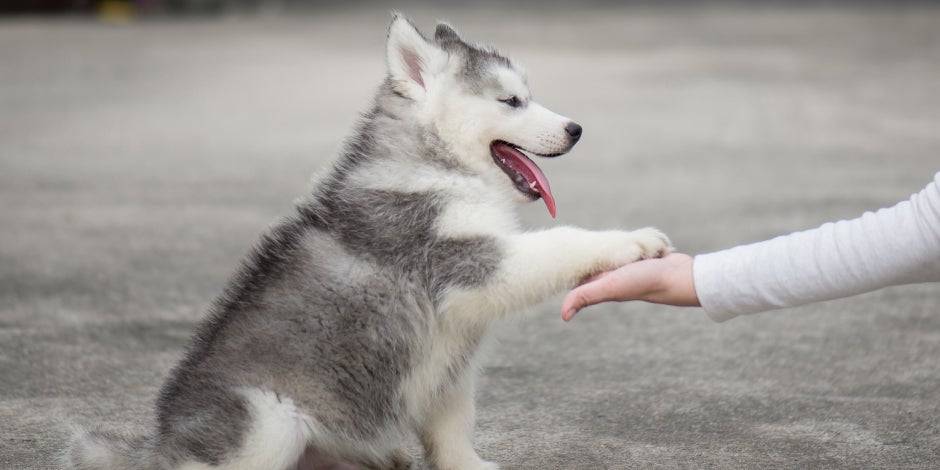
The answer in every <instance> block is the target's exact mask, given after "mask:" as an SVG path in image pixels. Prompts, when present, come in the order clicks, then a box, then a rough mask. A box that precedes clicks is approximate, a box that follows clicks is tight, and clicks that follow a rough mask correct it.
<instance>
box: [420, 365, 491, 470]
mask: <svg viewBox="0 0 940 470" xmlns="http://www.w3.org/2000/svg"><path fill="white" fill-rule="evenodd" d="M474 374H475V372H474V370H473V368H468V369H467V370H465V371H464V372H463V377H462V378H461V379H460V380H459V381H458V382H457V383H456V384H454V386H453V387H452V388H450V389H449V390H448V391H447V393H445V394H444V396H443V397H442V398H441V399H440V401H439V402H438V403H436V406H435V407H434V409H433V410H431V413H430V414H429V415H428V417H427V419H426V421H425V423H424V426H423V428H422V429H421V430H420V432H419V435H420V437H421V444H422V445H423V446H424V451H425V455H426V457H427V460H428V463H429V464H430V465H431V468H433V469H435V470H496V469H498V468H499V466H498V465H496V464H495V463H492V462H487V461H484V460H483V459H481V458H480V456H479V455H477V453H476V451H475V450H474V449H473V443H472V440H471V438H472V436H473V425H474V421H475V409H474V405H473V393H474V378H475V377H474Z"/></svg>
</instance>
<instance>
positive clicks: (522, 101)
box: [387, 14, 581, 217]
mask: <svg viewBox="0 0 940 470" xmlns="http://www.w3.org/2000/svg"><path fill="white" fill-rule="evenodd" d="M387 62H388V72H389V78H390V80H391V83H392V86H393V88H394V89H395V91H396V92H397V93H399V94H401V95H402V96H404V97H406V98H408V99H409V100H411V101H412V102H413V106H414V108H415V113H416V114H417V116H418V119H419V121H421V122H422V124H424V125H426V126H428V127H429V128H430V129H433V130H434V132H435V133H436V134H437V136H438V137H439V138H440V139H441V140H442V141H443V142H444V143H445V144H446V145H447V146H448V148H449V150H450V151H451V153H453V154H454V155H455V156H456V157H457V158H459V159H460V160H461V162H462V163H463V164H464V165H465V166H466V167H468V168H470V169H472V170H474V171H477V172H479V173H480V174H483V175H486V176H489V177H491V178H492V180H493V181H494V182H497V184H504V185H507V186H511V187H514V188H515V189H516V192H517V193H518V194H519V196H520V199H522V200H527V201H531V200H535V199H538V198H542V199H543V200H544V201H545V205H546V207H548V211H549V213H551V215H552V216H553V217H554V216H555V201H554V198H553V197H552V193H551V188H550V187H549V184H548V179H547V178H546V177H545V175H544V174H543V173H542V171H541V170H540V169H539V167H538V166H537V165H536V164H535V163H534V162H533V161H532V159H531V158H530V157H529V156H527V155H526V153H529V154H534V155H537V156H540V157H556V156H559V155H562V154H564V153H567V152H568V151H569V150H571V148H572V147H573V146H574V144H575V143H577V142H578V140H579V139H580V138H581V126H579V125H578V124H576V123H575V122H573V121H572V120H571V119H568V118H566V117H564V116H561V115H559V114H556V113H554V112H552V111H551V110H549V109H548V108H545V107H544V106H542V105H540V104H539V103H537V102H535V100H534V99H533V98H532V94H531V93H530V92H529V87H528V84H527V82H526V75H525V72H524V71H523V70H522V69H521V68H520V67H519V66H518V65H516V64H514V63H513V62H512V61H511V60H509V59H508V58H506V57H504V56H502V55H500V54H499V53H498V52H496V51H495V50H493V49H492V48H489V47H484V46H479V45H476V44H471V43H468V42H466V41H464V40H463V39H462V38H461V37H460V36H459V35H458V34H457V32H456V31H455V30H454V29H453V28H452V27H451V26H449V25H447V24H445V23H441V24H438V25H437V28H436V30H435V33H434V39H433V40H428V39H426V38H425V37H424V36H423V35H422V34H421V33H420V32H419V31H418V30H417V29H416V28H415V27H414V25H412V24H411V22H409V21H408V20H407V19H406V18H404V17H403V16H401V15H398V14H396V15H395V16H394V18H393V20H392V24H391V26H389V34H388V44H387Z"/></svg>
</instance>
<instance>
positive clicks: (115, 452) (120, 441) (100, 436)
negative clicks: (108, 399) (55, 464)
mask: <svg viewBox="0 0 940 470" xmlns="http://www.w3.org/2000/svg"><path fill="white" fill-rule="evenodd" d="M155 457H156V455H154V439H152V438H151V436H145V435H129V434H122V433H118V432H111V431H100V430H87V429H76V430H74V431H73V433H72V439H71V442H69V445H68V447H67V448H66V449H65V452H64V453H63V455H62V460H63V462H62V464H63V467H64V468H66V469H68V470H158V469H160V468H161V467H160V464H159V463H158V459H156V458H155Z"/></svg>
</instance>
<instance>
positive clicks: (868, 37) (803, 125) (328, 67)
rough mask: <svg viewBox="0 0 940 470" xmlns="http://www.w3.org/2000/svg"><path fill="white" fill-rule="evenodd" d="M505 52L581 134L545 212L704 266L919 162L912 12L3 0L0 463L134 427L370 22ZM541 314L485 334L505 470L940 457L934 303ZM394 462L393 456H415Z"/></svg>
mask: <svg viewBox="0 0 940 470" xmlns="http://www.w3.org/2000/svg"><path fill="white" fill-rule="evenodd" d="M392 8H396V9H400V10H402V11H404V12H405V13H407V14H409V15H410V16H412V17H413V18H414V19H415V22H416V24H417V25H418V26H419V27H421V28H422V29H424V30H425V31H430V30H432V28H433V27H434V24H435V20H437V19H446V20H448V21H450V22H452V23H453V24H454V25H456V27H457V28H458V29H459V30H460V31H461V32H462V34H464V35H465V36H466V37H468V38H470V39H473V40H476V41H481V42H488V43H492V44H494V45H496V46H497V47H499V48H500V49H501V50H502V51H503V52H505V53H507V54H508V55H510V56H512V57H513V58H514V59H516V60H517V61H519V62H520V63H522V64H523V65H524V66H525V67H526V68H527V70H528V72H529V82H530V85H531V86H532V90H533V92H534V94H535V96H536V97H537V98H538V99H539V100H540V101H541V102H543V103H545V104H546V105H548V106H549V107H550V108H553V109H555V110H557V111H559V112H561V113H563V114H565V115H568V116H570V117H572V118H574V119H576V120H577V121H578V122H580V123H581V124H583V125H584V128H585V136H584V138H583V139H582V141H581V143H580V144H579V145H578V147H576V149H575V150H574V151H573V152H572V153H571V154H569V155H567V156H565V157H563V158H560V159H555V160H551V161H548V162H545V163H544V164H543V165H542V168H543V169H544V170H545V172H546V174H547V175H548V176H549V178H550V179H551V181H552V187H553V189H554V192H555V195H556V198H557V199H558V210H559V219H558V220H557V221H552V220H551V219H549V218H548V217H547V215H546V214H545V210H544V207H542V206H541V205H540V204H532V205H529V206H525V207H523V208H521V209H520V210H521V214H522V217H523V220H524V222H525V224H526V225H527V226H529V227H546V226H551V225H554V224H573V225H580V226H584V227H589V228H599V229H600V228H636V227H641V226H647V225H654V226H657V227H659V228H661V229H663V230H664V231H665V232H666V233H668V234H670V235H671V236H672V239H673V241H674V242H675V243H676V245H677V246H678V247H679V248H680V249H682V250H683V251H686V252H689V253H702V252H707V251H712V250H718V249H722V248H727V247H731V246H734V245H735V244H740V243H745V242H751V241H757V240H761V239H765V238H768V237H772V236H775V235H779V234H783V233H788V232H790V231H794V230H799V229H805V228H810V227H814V226H817V225H819V224H821V223H823V222H826V221H831V220H835V219H839V218H851V217H855V216H858V215H859V214H861V213H862V212H863V211H865V210H871V209H876V208H879V207H884V206H889V205H893V204H894V203H896V202H897V201H900V200H902V199H904V198H907V197H908V196H909V195H910V194H911V193H914V192H916V191H919V190H920V189H921V188H923V186H924V185H926V184H927V183H928V182H929V181H930V180H931V178H932V176H933V174H934V173H935V172H936V171H938V170H940V93H938V92H937V91H938V88H937V86H938V83H940V82H938V79H940V7H938V6H937V5H936V4H932V3H924V2H883V3H881V2H824V3H823V2H810V1H803V2H794V3H789V2H774V3H768V2H740V3H720V2H718V3H715V2H691V1H689V2H636V3H633V2H628V3H622V2H590V3H574V2H547V3H546V2H535V1H532V2H528V3H526V2H523V3H511V4H510V3H503V2H495V1H494V2H488V3H487V2H481V3H477V2H458V1H451V2H442V3H414V2H405V3H398V4H394V5H393V4H388V5H386V4H376V3H366V4H359V3H357V2H322V3H308V2H301V1H299V0H294V1H286V0H285V1H278V2H271V1H262V0H245V1H223V0H139V1H118V0H105V1H92V0H0V12H2V16H0V468H9V469H33V468H36V469H39V468H42V469H45V468H56V467H55V461H54V457H55V453H56V452H57V451H58V449H60V448H61V446H62V443H63V441H64V439H65V437H66V435H67V431H68V427H69V426H70V425H72V424H90V423H100V424H101V425H103V426H105V427H107V428H126V429H136V428H139V427H142V426H144V425H145V424H146V423H148V422H149V420H151V419H152V415H151V411H150V407H151V406H152V403H153V400H154V397H155V393H156V390H157V387H159V385H160V383H161V381H162V379H163V377H164V376H165V375H166V373H167V371H168V370H169V368H170V367H172V365H173V364H174V363H175V362H176V361H177V360H178V359H179V357H180V354H181V351H182V349H183V347H184V346H185V344H186V342H187V338H188V337H189V334H190V332H191V330H192V327H193V325H194V324H195V322H196V321H198V319H199V317H200V315H201V314H202V313H203V312H204V310H205V308H206V306H207V305H208V304H209V302H210V301H211V300H212V298H213V297H214V296H216V295H217V294H218V293H219V292H220V291H221V288H222V286H223V284H224V283H225V282H226V280H227V277H228V276H229V275H230V274H231V273H232V271H233V270H234V269H235V267H236V266H237V263H238V262H239V260H240V258H241V257H242V256H243V255H244V254H245V252H246V251H247V250H248V248H249V247H250V246H251V244H252V243H253V242H254V240H255V239H256V238H257V237H258V235H259V234H260V233H261V232H263V231H264V230H265V228H266V227H267V226H268V225H269V224H270V223H272V222H273V221H274V220H276V218H277V217H278V216H280V215H285V214H288V213H289V212H290V211H291V210H292V201H293V200H295V199H296V198H298V197H299V196H301V195H303V194H304V193H305V192H306V191H308V190H309V183H308V181H309V178H310V176H311V175H312V174H314V173H315V172H318V171H322V170H323V169H325V168H326V167H327V165H328V164H329V162H330V161H331V160H332V158H333V157H334V155H335V154H336V152H337V151H338V149H339V148H340V146H341V142H342V140H343V138H344V137H345V136H346V135H347V134H348V133H349V131H350V129H351V126H352V124H353V123H354V121H355V119H356V116H357V114H358V113H359V112H360V111H362V110H364V109H365V108H366V107H367V106H368V104H369V102H370V99H371V95H372V93H373V91H374V89H375V87H376V86H377V85H378V84H379V83H380V82H381V80H382V78H383V75H384V39H385V28H386V25H387V22H388V20H389V17H390V16H389V10H391V9H392ZM559 303H560V299H553V300H551V301H549V302H546V303H545V304H544V305H542V306H541V307H539V308H538V309H535V311H534V312H533V314H532V315H531V316H530V317H529V318H526V319H525V320H523V321H519V322H514V323H509V324H506V325H504V326H503V327H501V328H499V331H498V332H497V336H498V339H499V341H498V342H497V343H496V344H494V345H493V347H492V348H491V351H490V354H489V356H488V359H487V361H486V366H487V368H486V371H485V373H484V376H483V379H482V380H481V383H480V387H479V388H480V390H479V393H478V396H479V399H478V409H479V423H478V430H477V435H476V440H477V442H478V447H479V449H480V452H481V454H482V455H483V456H484V457H486V458H488V459H492V460H497V461H499V462H501V463H503V464H504V467H505V468H510V469H511V468H519V469H554V468H577V469H581V468H584V469H588V468H590V469H594V468H612V469H622V468H652V467H664V468H689V467H691V468H753V467H758V466H760V467H764V468H793V467H825V468H935V467H936V466H937V465H938V463H940V367H938V364H940V361H938V359H940V289H938V288H937V287H936V286H928V285H921V286H907V287H899V288H892V289H887V290H883V291H880V292H876V293H872V294H869V295H865V296H861V297H858V298H854V299H848V300H842V301H836V302H828V303H824V304H817V305H813V306H808V307H804V308H799V309H793V310H790V311H787V312H780V313H775V314H765V315H758V316H752V317H747V318H739V319H735V320H733V321H731V322H729V323H724V324H720V325H718V324H714V323H712V322H710V321H709V320H708V319H707V318H706V317H705V315H704V313H703V312H701V311H700V310H695V309H691V310H683V309H675V308H667V307H659V306H651V305H642V304H623V305H604V306H599V307H595V308H592V309H591V310H588V311H585V312H583V313H582V314H581V315H579V317H578V318H577V320H575V321H574V322H573V323H571V324H563V323H562V322H561V320H560V314H559V312H558V308H559ZM413 450H414V452H415V453H416V455H417V449H413Z"/></svg>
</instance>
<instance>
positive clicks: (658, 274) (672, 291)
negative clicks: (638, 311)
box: [561, 253, 701, 321]
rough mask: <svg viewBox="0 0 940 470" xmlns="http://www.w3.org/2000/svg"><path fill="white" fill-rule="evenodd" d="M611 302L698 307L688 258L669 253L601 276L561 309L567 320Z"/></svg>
mask: <svg viewBox="0 0 940 470" xmlns="http://www.w3.org/2000/svg"><path fill="white" fill-rule="evenodd" d="M612 300H616V301H626V300H643V301H646V302H652V303H656V304H666V305H676V306H682V307H698V306H701V304H699V301H698V296H697V295H696V294H695V282H694V280H693V278H692V257H691V256H689V255H686V254H682V253H672V254H670V255H667V256H665V257H663V258H657V259H648V260H643V261H637V262H635V263H630V264H627V265H625V266H623V267H620V268H618V269H615V270H613V271H608V272H605V273H601V274H599V275H597V276H594V277H592V278H590V279H588V280H587V281H586V282H584V283H582V284H581V285H580V286H578V287H575V288H574V289H572V291H571V292H569V293H568V295H567V296H565V300H564V302H563V303H562V306H561V318H562V319H563V320H565V321H568V320H571V319H572V318H573V317H574V315H575V314H576V313H578V310H581V309H582V308H584V307H587V306H590V305H594V304H599V303H601V302H609V301H612Z"/></svg>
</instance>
